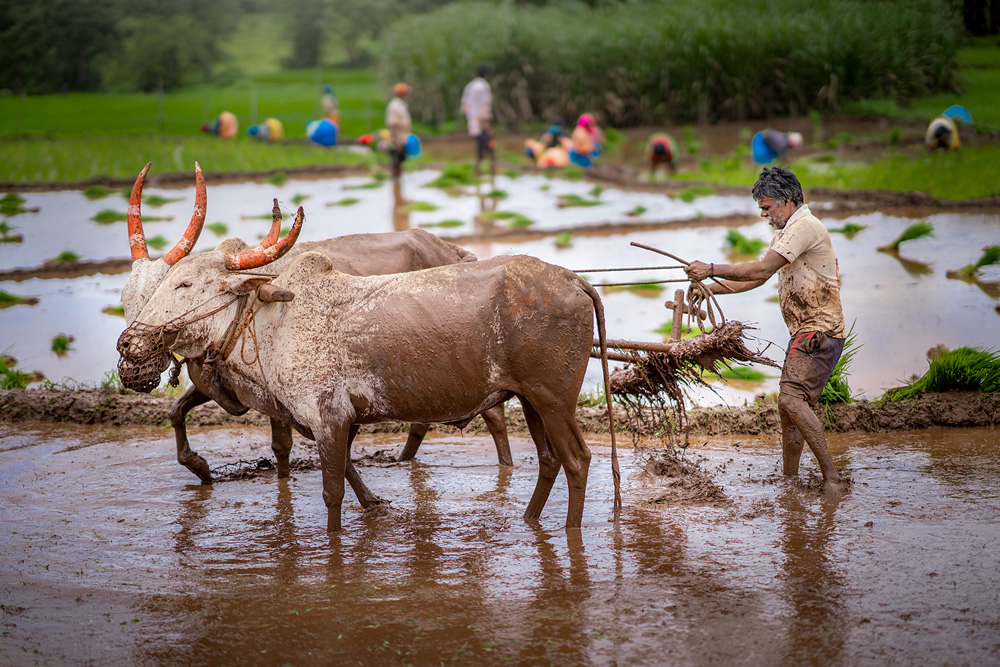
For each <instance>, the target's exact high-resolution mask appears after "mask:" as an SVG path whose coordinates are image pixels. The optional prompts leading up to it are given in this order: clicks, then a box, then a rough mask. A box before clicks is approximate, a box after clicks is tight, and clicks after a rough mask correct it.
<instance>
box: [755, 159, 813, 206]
mask: <svg viewBox="0 0 1000 667" xmlns="http://www.w3.org/2000/svg"><path fill="white" fill-rule="evenodd" d="M751 194H752V195H753V199H754V201H756V202H759V201H760V200H761V199H764V198H765V197H769V198H771V199H773V200H774V201H776V202H781V203H784V202H788V201H790V202H792V203H793V204H795V205H796V206H801V205H802V201H803V197H802V184H801V183H799V179H798V178H796V177H795V174H793V173H792V172H791V170H789V169H784V168H782V167H770V168H767V167H765V168H764V171H762V172H760V177H759V178H758V179H757V182H756V183H754V184H753V190H752V191H751Z"/></svg>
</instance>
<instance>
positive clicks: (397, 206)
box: [392, 180, 410, 232]
mask: <svg viewBox="0 0 1000 667" xmlns="http://www.w3.org/2000/svg"><path fill="white" fill-rule="evenodd" d="M408 203H409V202H407V201H406V200H405V199H403V184H402V183H401V182H400V180H394V181H393V182H392V230H393V231H395V232H405V231H406V230H407V229H409V228H410V208H409V206H407V204H408Z"/></svg>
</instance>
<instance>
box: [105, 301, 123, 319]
mask: <svg viewBox="0 0 1000 667" xmlns="http://www.w3.org/2000/svg"><path fill="white" fill-rule="evenodd" d="M101 312H102V313H104V314H105V315H114V316H115V317H125V306H122V305H121V304H119V305H117V306H105V307H104V308H101Z"/></svg>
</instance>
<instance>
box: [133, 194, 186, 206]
mask: <svg viewBox="0 0 1000 667" xmlns="http://www.w3.org/2000/svg"><path fill="white" fill-rule="evenodd" d="M175 201H180V198H173V199H172V198H170V197H163V196H160V195H149V196H146V197H143V198H142V205H143V206H145V205H147V204H148V205H149V206H152V207H154V208H155V207H159V206H163V205H164V204H171V203H173V202H175Z"/></svg>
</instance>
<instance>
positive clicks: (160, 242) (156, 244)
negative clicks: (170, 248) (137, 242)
mask: <svg viewBox="0 0 1000 667" xmlns="http://www.w3.org/2000/svg"><path fill="white" fill-rule="evenodd" d="M168 243H170V242H169V241H168V240H167V237H165V236H163V235H162V234H157V235H156V236H154V237H152V238H147V239H146V245H148V246H149V247H150V248H152V249H153V250H163V249H164V248H166V247H167V244H168Z"/></svg>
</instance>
